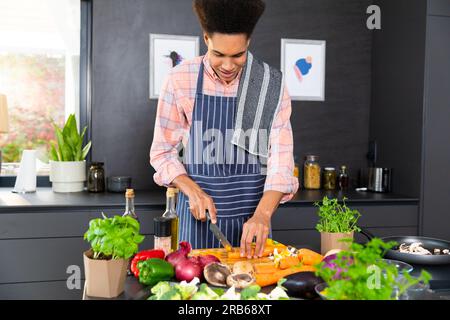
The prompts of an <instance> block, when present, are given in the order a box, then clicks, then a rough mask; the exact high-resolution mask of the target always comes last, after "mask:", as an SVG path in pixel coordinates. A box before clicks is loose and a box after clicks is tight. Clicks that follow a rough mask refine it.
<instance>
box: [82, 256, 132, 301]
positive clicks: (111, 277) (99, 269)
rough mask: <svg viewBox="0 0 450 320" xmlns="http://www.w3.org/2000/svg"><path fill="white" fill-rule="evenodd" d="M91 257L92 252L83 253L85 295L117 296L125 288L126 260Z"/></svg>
mask: <svg viewBox="0 0 450 320" xmlns="http://www.w3.org/2000/svg"><path fill="white" fill-rule="evenodd" d="M92 257H93V252H92V250H88V251H85V252H84V253H83V260H84V272H85V276H86V294H87V295H88V296H90V297H101V298H115V297H117V296H119V295H120V294H121V293H122V292H123V291H124V288H125V278H126V276H127V266H128V260H125V259H116V260H112V259H111V260H96V259H92Z"/></svg>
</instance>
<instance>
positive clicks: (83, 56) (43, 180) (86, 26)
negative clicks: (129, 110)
mask: <svg viewBox="0 0 450 320" xmlns="http://www.w3.org/2000/svg"><path fill="white" fill-rule="evenodd" d="M92 1H93V0H81V1H80V5H81V12H80V16H81V22H80V128H84V127H87V129H86V134H85V136H84V141H83V145H86V143H87V142H88V141H91V140H92V139H91V137H92V122H91V120H92V29H93V28H92ZM92 148H93V146H91V151H90V152H89V153H88V155H87V157H86V162H87V163H90V162H91V153H92ZM15 181H16V177H15V176H1V175H0V187H1V188H6V187H14V184H15ZM37 187H51V182H50V177H49V176H37Z"/></svg>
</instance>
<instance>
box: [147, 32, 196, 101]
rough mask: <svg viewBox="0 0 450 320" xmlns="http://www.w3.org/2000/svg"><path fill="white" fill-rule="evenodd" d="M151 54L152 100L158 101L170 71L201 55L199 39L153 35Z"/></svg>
mask: <svg viewBox="0 0 450 320" xmlns="http://www.w3.org/2000/svg"><path fill="white" fill-rule="evenodd" d="M149 52H150V63H149V73H150V79H149V80H150V81H149V85H150V99H158V97H159V91H160V88H161V86H162V84H163V81H164V79H165V78H166V76H167V74H168V73H169V72H170V70H171V69H172V68H174V67H176V66H177V65H179V64H180V63H182V62H183V61H185V60H190V59H193V58H194V57H196V56H198V55H199V37H196V36H182V35H169V34H152V33H151V34H150V50H149Z"/></svg>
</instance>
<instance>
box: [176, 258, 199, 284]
mask: <svg viewBox="0 0 450 320" xmlns="http://www.w3.org/2000/svg"><path fill="white" fill-rule="evenodd" d="M196 261H197V259H185V260H183V261H181V262H179V263H178V264H177V266H176V267H175V277H176V278H177V280H178V281H183V280H184V281H187V282H190V281H192V280H193V279H194V278H195V277H197V278H199V279H201V278H202V275H203V268H202V266H201V265H200V264H198V263H197V262H196Z"/></svg>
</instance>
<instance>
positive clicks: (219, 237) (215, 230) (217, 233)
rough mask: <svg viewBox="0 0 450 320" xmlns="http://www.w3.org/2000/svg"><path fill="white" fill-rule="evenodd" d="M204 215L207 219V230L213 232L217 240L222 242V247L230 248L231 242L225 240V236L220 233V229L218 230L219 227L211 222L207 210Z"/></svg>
mask: <svg viewBox="0 0 450 320" xmlns="http://www.w3.org/2000/svg"><path fill="white" fill-rule="evenodd" d="M206 217H207V218H208V220H209V222H210V223H209V230H211V232H212V233H213V234H214V236H215V237H216V238H217V240H219V241H220V243H221V244H222V246H223V247H224V248H229V249H231V248H232V245H231V243H230V242H229V241H228V240H227V238H226V237H225V235H224V234H223V233H222V231H220V229H219V227H218V226H217V224H215V223H212V222H211V217H210V215H209V212H208V211H206Z"/></svg>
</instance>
